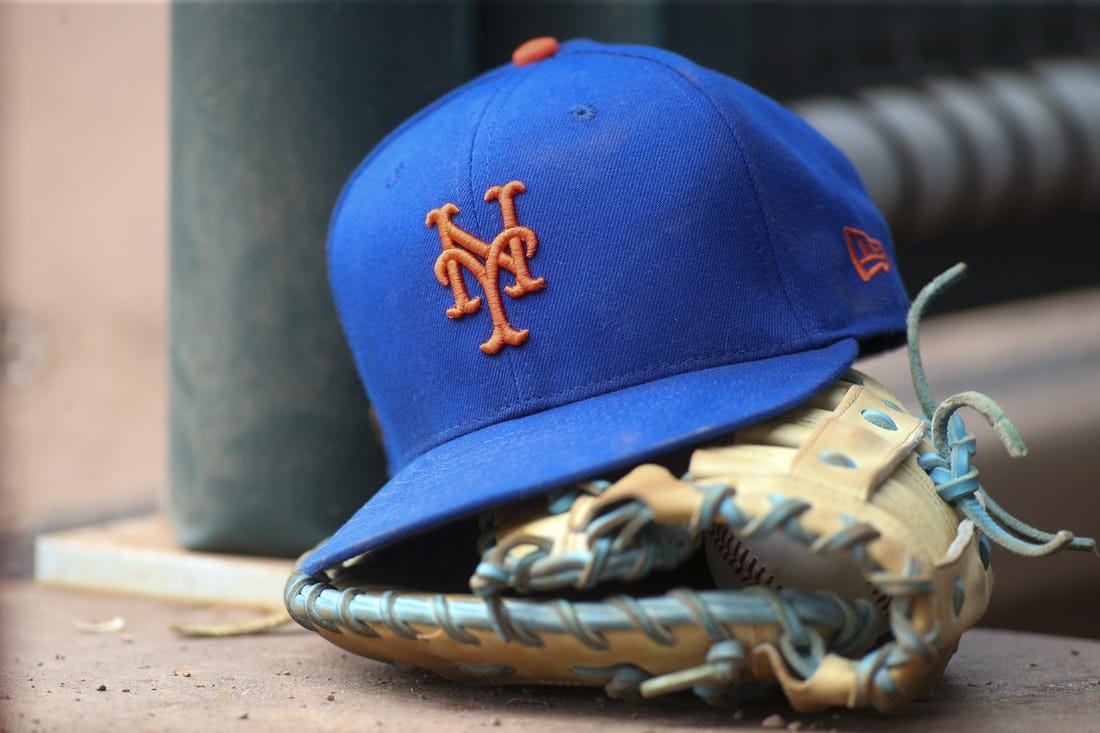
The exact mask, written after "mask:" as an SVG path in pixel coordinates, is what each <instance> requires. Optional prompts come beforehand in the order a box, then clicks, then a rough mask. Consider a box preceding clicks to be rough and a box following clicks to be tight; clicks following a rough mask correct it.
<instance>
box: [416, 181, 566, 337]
mask: <svg viewBox="0 0 1100 733" xmlns="http://www.w3.org/2000/svg"><path fill="white" fill-rule="evenodd" d="M526 190H527V188H526V186H524V184H523V183H522V182H521V181H511V182H509V183H506V184H504V185H503V186H493V187H492V188H490V189H489V190H488V191H486V192H485V200H486V201H496V202H498V203H499V204H500V213H501V216H502V218H503V220H504V227H503V229H501V231H500V233H499V234H497V235H496V236H495V237H493V241H492V242H486V241H485V240H483V239H479V238H478V237H475V236H474V235H473V234H470V233H469V232H467V231H466V230H465V229H463V228H462V227H460V226H459V225H458V224H455V223H454V221H453V217H454V216H455V215H456V214H458V212H459V209H458V207H457V206H455V205H454V204H450V203H448V204H444V205H443V206H441V207H439V208H438V209H432V210H431V211H429V212H428V218H427V220H426V222H425V223H426V224H427V225H428V226H429V227H435V228H436V230H437V231H438V232H439V242H440V244H441V245H442V246H443V252H441V253H440V255H439V257H437V258H436V260H435V277H436V280H438V281H439V284H440V285H443V286H449V287H450V288H451V291H452V293H453V294H454V299H455V302H454V305H453V306H452V307H450V308H448V309H447V316H448V317H450V318H453V319H459V318H462V317H463V316H467V315H470V314H471V313H476V312H477V311H478V309H479V308H481V297H480V296H477V297H473V298H471V297H470V295H469V292H468V291H467V289H466V280H465V278H464V276H463V274H462V271H463V270H465V271H466V272H468V273H470V274H471V275H473V276H474V279H475V280H476V281H477V283H478V285H480V286H481V291H482V292H483V293H484V294H485V300H486V302H488V304H489V315H490V316H491V318H492V321H493V333H492V334H491V335H490V336H489V340H488V341H486V342H485V343H483V344H481V346H480V348H481V350H482V351H483V352H485V353H486V354H496V353H498V352H499V351H500V350H501V349H503V348H504V346H505V344H507V345H508V346H519V345H520V344H522V343H523V342H525V341H526V340H527V336H528V334H529V333H530V331H529V330H528V329H523V330H520V329H517V328H515V327H514V326H513V325H512V324H511V322H510V321H509V320H508V314H507V312H505V310H504V299H503V298H502V297H501V287H500V271H501V270H507V271H508V272H510V273H512V274H513V275H514V276H515V278H516V279H515V282H514V283H513V284H511V285H507V286H505V287H504V288H503V290H504V292H505V293H506V294H508V295H509V296H510V297H512V298H521V297H523V296H524V295H526V294H527V293H533V292H535V291H538V290H542V289H543V288H544V287H546V278H544V277H539V278H533V277H531V271H530V269H529V268H528V263H527V259H528V258H529V257H533V256H534V255H535V250H536V249H538V238H537V237H536V236H535V232H534V231H532V230H531V229H530V228H529V227H524V226H520V225H519V222H518V220H517V219H516V204H515V197H516V194H520V193H524V192H525V191H526ZM479 258H480V259H479Z"/></svg>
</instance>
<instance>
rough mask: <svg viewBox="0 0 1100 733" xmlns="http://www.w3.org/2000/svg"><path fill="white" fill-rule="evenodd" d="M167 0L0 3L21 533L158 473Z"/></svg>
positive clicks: (128, 491) (149, 490) (134, 498)
mask: <svg viewBox="0 0 1100 733" xmlns="http://www.w3.org/2000/svg"><path fill="white" fill-rule="evenodd" d="M167 82H168V10H167V5H166V4H165V3H163V2H140V3H64V4H52V3H37V2H35V3H31V2H18V3H13V2H5V1H0V319H2V320H0V323H2V324H3V362H2V366H3V370H2V372H0V377H2V380H0V400H2V401H0V450H2V453H0V482H2V483H0V491H2V492H3V493H2V502H3V503H2V508H0V511H2V515H0V517H2V522H3V525H6V526H7V527H8V531H11V530H14V531H16V532H17V533H19V534H26V533H27V532H30V531H33V530H37V529H42V528H46V527H55V526H62V525H66V524H72V523H73V522H74V521H81V520H87V519H90V518H100V517H103V516H108V515H111V514H114V513H119V512H123V511H133V510H134V509H137V508H140V507H148V506H150V505H152V503H153V502H154V501H155V497H156V493H157V491H158V490H159V488H160V487H161V486H162V484H163V482H164V475H165V452H166V450H165V432H166V431H165V420H166V418H165V402H166V400H165V374H164V371H165V368H164V346H165V305H166V304H165V285H166V254H167V221H166V217H167V203H168V202H167V198H168V195H167V170H168V161H167V141H168V122H167V120H168V86H167Z"/></svg>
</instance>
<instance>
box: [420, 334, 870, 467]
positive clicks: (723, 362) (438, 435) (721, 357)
mask: <svg viewBox="0 0 1100 733" xmlns="http://www.w3.org/2000/svg"><path fill="white" fill-rule="evenodd" d="M845 338H851V337H845ZM835 343H839V341H833V342H831V343H829V344H826V345H825V346H813V344H812V342H810V341H809V340H808V339H804V340H801V341H797V342H793V343H792V344H791V346H792V349H791V351H788V352H786V353H783V354H772V355H770V356H759V357H757V358H755V359H751V360H750V361H762V360H765V359H773V358H776V357H781V356H792V355H794V354H796V353H800V352H799V349H800V348H802V347H805V346H811V347H812V348H818V349H821V348H827V347H828V346H832V345H833V344H835ZM746 353H750V352H748V351H746V350H742V351H734V352H722V353H720V354H718V355H715V356H706V357H696V358H692V359H684V360H682V361H679V362H674V363H668V364H662V365H659V366H656V367H654V366H650V367H647V368H645V369H638V370H636V371H633V372H629V373H628V374H620V375H617V376H616V377H610V378H607V379H601V380H599V381H596V382H589V383H586V384H583V385H578V386H576V387H570V388H569V389H565V390H561V391H559V392H553V393H550V394H545V395H532V396H531V397H529V398H526V399H523V400H519V401H517V402H514V403H511V404H509V405H508V406H506V407H502V408H500V409H499V410H495V411H494V412H491V413H488V414H486V415H482V416H480V417H478V418H477V419H476V420H467V421H466V422H463V423H458V424H457V425H452V426H450V427H448V428H446V429H444V430H439V431H436V432H435V433H433V434H431V435H429V436H428V437H426V438H424V439H423V440H421V441H420V442H419V443H418V444H417V446H416V447H415V448H410V449H409V450H407V451H403V452H402V453H401V455H400V460H401V462H402V463H407V462H408V460H409V458H408V457H409V456H410V455H418V454H422V453H424V452H426V451H428V450H431V449H432V448H434V447H436V446H437V445H440V444H441V442H446V441H447V440H453V439H454V438H456V437H459V436H461V435H463V434H465V433H464V432H460V431H467V429H468V428H471V426H475V425H477V424H478V423H481V422H485V421H491V420H493V419H495V418H497V417H498V416H499V415H501V414H503V413H506V412H508V411H509V410H514V409H516V408H518V407H524V406H529V405H530V404H531V403H535V402H538V401H540V400H552V399H558V398H562V397H566V396H568V395H570V394H573V393H576V392H583V391H585V390H589V389H593V388H597V387H600V386H602V385H605V384H608V383H610V382H615V381H618V380H620V379H623V378H624V377H626V378H630V377H638V376H641V375H646V374H657V373H659V372H661V371H662V370H665V369H679V368H682V367H685V366H688V365H694V364H700V363H705V362H708V361H709V362H713V363H712V364H711V366H710V367H706V368H719V367H723V366H732V365H733V363H743V362H732V363H731V362H730V361H728V359H730V358H734V357H738V356H743V355H744V354H746ZM681 374H683V372H670V373H667V374H663V375H662V376H659V377H654V378H653V379H650V380H646V381H642V382H637V383H635V384H627V385H623V386H622V387H620V388H619V389H630V388H633V387H640V386H641V385H643V384H648V383H650V382H652V381H656V380H658V379H666V378H671V377H676V376H680V375H681ZM615 391H618V390H615ZM605 394H606V393H605ZM560 406H561V405H547V406H546V407H544V408H540V409H550V408H551V407H560ZM536 411H538V410H536ZM516 417H517V418H518V417H522V415H517V416H516ZM454 433H457V434H454ZM449 434H454V435H451V437H448V438H443V436H446V435H449ZM441 439H442V440H441Z"/></svg>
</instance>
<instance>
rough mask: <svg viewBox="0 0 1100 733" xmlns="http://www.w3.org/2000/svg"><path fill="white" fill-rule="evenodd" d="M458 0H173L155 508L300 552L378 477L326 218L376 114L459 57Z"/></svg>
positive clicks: (261, 545) (395, 111)
mask: <svg viewBox="0 0 1100 733" xmlns="http://www.w3.org/2000/svg"><path fill="white" fill-rule="evenodd" d="M468 16H469V10H468V8H467V5H466V4H465V3H457V2H435V3H398V2H369V3H336V2H287V1H281V2H262V3H261V2H256V3H252V2H175V3H173V6H172V46H171V53H172V67H171V115H172V116H171V123H172V141H171V146H172V147H171V194H170V195H171V272H170V288H169V289H170V297H169V301H170V302H169V340H170V347H169V348H170V354H169V363H170V367H169V368H170V375H169V385H170V386H169V483H168V490H167V502H166V503H167V513H168V515H169V520H170V523H171V525H172V528H173V531H174V532H175V534H176V536H177V538H178V540H179V541H180V543H181V544H182V545H183V546H185V547H187V548H189V549H194V550H208V551H219V552H239V553H248V554H264V555H272V556H295V555H297V554H300V553H302V552H304V551H306V550H308V549H309V548H310V547H312V546H313V545H314V544H315V543H316V542H318V541H320V540H321V539H322V538H323V537H324V536H325V535H326V534H328V533H330V532H331V531H333V530H335V528H336V527H337V526H339V524H340V523H342V522H343V520H345V519H346V518H347V517H348V516H350V514H351V513H352V512H354V511H355V510H356V509H358V508H359V506H361V505H362V503H363V502H364V501H365V500H366V499H367V498H369V496H370V495H371V494H372V493H373V492H374V491H375V490H376V489H377V488H378V487H379V486H380V485H381V484H382V483H383V481H384V480H385V475H384V463H383V458H382V454H381V451H380V448H379V441H378V440H377V439H376V437H375V436H374V434H373V433H372V430H371V427H370V421H369V417H368V412H369V409H368V408H369V405H368V402H367V398H366V397H365V395H364V392H363V390H362V387H361V385H360V384H359V381H358V377H357V375H356V373H355V370H354V367H353V364H352V361H351V357H350V352H349V351H348V349H347V347H346V345H345V343H344V340H343V335H342V333H341V331H340V328H339V325H338V321H337V318H336V313H335V309H334V307H333V305H332V302H331V295H330V292H329V287H328V281H327V275H326V269H325V238H326V229H327V223H328V217H329V215H330V213H331V210H332V207H333V205H334V203H335V200H336V197H337V195H338V194H339V191H340V189H341V187H342V186H343V184H344V182H345V181H346V179H347V177H348V175H349V174H350V173H351V171H352V170H353V169H354V167H355V166H356V164H357V163H358V162H359V161H360V160H361V159H362V157H363V156H365V155H366V153H367V152H368V151H369V150H370V148H371V147H372V146H373V145H374V144H375V143H376V142H377V141H378V140H379V139H381V137H382V136H383V135H384V134H385V133H386V132H388V131H389V130H390V129H391V128H392V127H394V126H395V125H397V124H398V123H399V122H400V121H401V120H403V119H404V118H405V117H407V116H408V115H410V114H411V113H413V112H414V111H416V110H417V109H418V108H419V107H421V106H423V105H424V104H426V103H427V102H429V101H430V100H432V99H434V98H436V97H437V96H439V95H440V94H442V93H443V92H445V91H447V90H448V89H450V88H452V87H453V86H456V85H457V84H459V83H461V82H462V81H464V80H465V79H466V78H468V77H469V76H471V75H472V72H473V69H472V68H471V66H470V64H471V62H470V59H471V58H472V54H471V51H470V49H469V48H468V44H469V43H470V41H469V39H470V37H471V33H470V32H469V29H468V28H467V24H468Z"/></svg>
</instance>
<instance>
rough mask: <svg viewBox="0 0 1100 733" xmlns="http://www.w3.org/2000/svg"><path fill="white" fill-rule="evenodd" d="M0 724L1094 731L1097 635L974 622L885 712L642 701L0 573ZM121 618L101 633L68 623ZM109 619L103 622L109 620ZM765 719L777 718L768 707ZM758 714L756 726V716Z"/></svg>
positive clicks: (26, 727) (57, 727) (223, 612)
mask: <svg viewBox="0 0 1100 733" xmlns="http://www.w3.org/2000/svg"><path fill="white" fill-rule="evenodd" d="M0 616H2V618H3V619H4V624H3V627H2V628H3V629H4V632H5V637H4V643H3V646H2V647H0V721H2V722H0V730H4V731H13V732H14V731H31V730H38V731H73V732H80V731H104V730H126V731H167V732H175V731H179V732H180V733H184V732H186V733H191V731H195V730H208V731H242V732H243V731H265V732H269V731H270V732H273V733H277V732H279V731H288V732H291V731H292V732H293V733H300V732H301V731H316V732H318V733H320V732H324V731H350V730H356V731H367V732H369V733H374V732H375V731H401V732H402V733H416V732H417V731H433V732H434V731H448V732H450V731H481V730H505V731H507V730H513V731H527V732H529V731H549V732H557V731H561V732H563V733H565V732H566V731H568V732H573V731H639V733H641V732H643V731H662V732H665V731H695V732H696V733H698V732H700V731H711V730H714V731H718V730H722V731H729V730H761V729H762V724H763V722H764V721H765V720H766V719H768V718H769V717H770V716H773V715H779V716H781V717H782V719H783V720H782V726H781V729H787V730H821V731H833V730H835V731H899V732H900V731H921V732H922V733H924V732H926V731H966V732H967V733H980V732H983V731H1020V732H1021V733H1022V732H1025V731H1026V732H1027V733H1033V732H1034V731H1044V732H1046V733H1059V732H1061V731H1066V732H1067V733H1089V732H1096V731H1100V642H1096V641H1089V640H1083V639H1071V638H1065V637H1051V636H1042V635H1034V634H1024V633H1013V632H1005V631H996V630H982V629H975V630H971V631H970V632H968V633H967V634H966V635H964V637H963V639H962V643H961V645H960V648H959V651H958V653H957V654H956V655H955V657H954V658H953V659H952V661H951V663H950V664H949V665H948V668H947V673H946V676H945V678H944V680H943V682H942V684H941V685H940V688H939V689H938V690H937V692H936V694H935V695H934V696H933V698H932V699H931V700H928V701H924V702H920V703H914V704H912V705H911V706H909V707H908V708H906V710H905V711H904V712H903V713H902V714H901V715H899V716H897V717H894V718H885V717H883V716H880V715H877V714H875V713H869V712H852V711H846V710H840V711H834V712H827V713H822V714H817V715H798V714H794V713H792V712H791V711H790V710H789V709H787V708H786V707H785V706H784V705H783V704H782V703H781V702H776V703H773V704H768V705H757V706H753V707H747V708H744V709H741V710H740V712H738V711H737V710H736V709H729V710H717V709H712V708H708V707H706V706H705V705H704V704H702V703H701V702H699V701H697V700H696V699H695V698H693V697H691V696H690V695H689V696H686V697H678V698H675V699H665V700H658V701H653V702H652V703H647V704H635V703H623V702H619V701H615V700H608V699H607V698H606V697H605V696H604V695H603V694H602V690H599V689H596V688H591V689H590V688H538V687H470V686H465V685H460V684H457V683H451V682H447V681H444V680H441V679H439V678H436V677H434V676H431V675H428V674H426V673H422V672H416V671H402V670H399V669H396V668H394V667H391V666H389V665H385V664H381V663H378V662H374V661H371V660H367V659H364V658H361V657H357V656H355V655H351V654H348V653H346V652H343V651H341V650H340V649H338V648H337V647H335V646H332V645H331V644H329V643H328V642H326V641H324V640H323V639H321V638H320V637H318V636H317V635H315V634H314V633H313V632H309V631H306V630H304V629H300V628H299V627H297V626H294V625H288V626H285V627H282V628H280V629H279V630H276V631H274V632H270V633H268V634H266V635H260V636H250V637H239V638H230V639H188V638H182V637H179V636H177V635H175V634H174V633H173V632H172V631H170V629H169V625H170V624H173V623H176V622H206V621H214V620H229V619H241V618H247V617H248V614H247V613H246V612H242V611H240V610H232V609H226V608H224V607H202V606H198V605H195V604H182V603H173V602H165V601H157V600H150V599H141V598H133V597H127V596H120V595H110V594H98V593H86V592H78V591H72V590H63V589H56V588H47V587H43V586H40V585H36V584H34V583H32V582H29V581H24V580H15V581H10V580H9V581H6V582H4V583H3V584H2V587H0ZM116 618H121V619H123V623H124V627H123V628H122V629H121V630H118V631H114V632H111V633H99V634H95V633H87V632H86V631H81V627H80V626H79V625H80V624H88V623H92V622H103V621H107V620H110V619H116ZM116 623H117V622H116ZM773 722H778V721H776V720H775V719H773ZM765 729H766V728H765Z"/></svg>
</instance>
